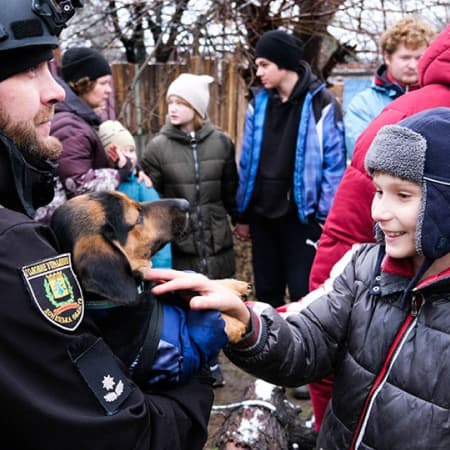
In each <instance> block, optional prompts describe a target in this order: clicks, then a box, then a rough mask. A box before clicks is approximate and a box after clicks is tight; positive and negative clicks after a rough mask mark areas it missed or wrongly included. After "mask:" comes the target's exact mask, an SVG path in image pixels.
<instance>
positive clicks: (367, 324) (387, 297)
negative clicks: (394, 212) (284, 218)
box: [226, 244, 450, 450]
mask: <svg viewBox="0 0 450 450" xmlns="http://www.w3.org/2000/svg"><path fill="white" fill-rule="evenodd" d="M380 248H381V247H380V246H379V245H375V244H365V245H362V246H360V248H359V249H358V250H356V251H355V254H354V255H353V258H352V260H351V262H350V263H349V264H347V265H346V266H345V269H344V271H343V273H341V275H340V276H338V278H337V279H336V280H335V281H334V284H333V290H332V291H330V292H328V293H327V294H326V295H324V296H322V297H320V298H319V299H318V300H316V301H314V302H312V303H311V304H310V305H309V306H308V307H307V308H306V309H305V310H303V311H302V312H301V313H297V314H295V315H292V316H290V317H288V318H287V319H286V320H284V319H282V318H281V317H280V316H279V315H277V314H276V313H275V311H274V310H273V309H272V308H271V307H270V306H269V305H265V304H258V303H256V304H255V305H254V307H253V312H254V315H253V334H252V335H251V336H249V337H247V341H246V342H241V343H240V347H236V346H234V347H228V348H227V349H226V353H227V356H228V357H229V358H230V359H231V360H232V361H233V362H234V363H236V364H238V365H239V366H240V367H242V368H243V369H245V370H247V371H249V372H250V373H252V374H254V375H256V376H257V377H260V378H263V379H265V380H267V381H269V382H272V383H276V384H278V385H280V384H281V385H287V386H295V385H298V384H304V383H308V382H310V381H312V380H318V379H320V378H322V377H324V376H325V375H327V374H329V373H330V372H334V373H335V374H336V379H335V383H334V388H333V396H332V401H331V402H330V403H329V405H328V408H327V412H326V415H325V419H324V422H323V423H322V427H321V429H320V433H319V437H318V440H317V448H319V449H323V450H331V449H336V450H342V449H354V448H358V449H363V450H369V449H370V450H373V449H380V450H381V449H390V450H405V449H415V450H420V449H423V450H430V449H433V450H437V449H447V448H450V422H449V417H450V389H448V380H449V379H450V378H449V377H450V360H449V358H448V353H449V349H450V320H449V317H450V302H449V299H450V269H447V271H446V272H445V273H443V274H440V276H439V277H436V276H434V277H430V279H428V280H425V281H423V282H421V284H420V285H419V286H417V287H416V288H415V289H414V290H413V292H412V294H410V295H409V296H406V298H404V295H403V293H404V290H405V288H406V286H407V285H408V283H409V281H410V279H411V276H412V274H411V273H410V266H409V265H408V267H406V264H405V266H403V265H399V264H398V262H399V260H397V264H396V263H395V261H394V260H392V259H385V261H384V262H383V266H382V267H383V269H382V271H381V273H380V272H375V270H374V269H375V268H376V267H377V266H378V267H379V263H377V261H378V257H379V251H380ZM408 269H409V270H408ZM378 273H379V275H377V274H378ZM394 273H395V274H394ZM375 275H376V276H375Z"/></svg>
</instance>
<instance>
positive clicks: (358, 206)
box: [309, 25, 450, 431]
mask: <svg viewBox="0 0 450 450" xmlns="http://www.w3.org/2000/svg"><path fill="white" fill-rule="evenodd" d="M419 83H420V86H421V88H420V89H418V90H416V91H413V92H410V93H407V94H405V95H403V96H401V97H399V98H398V99H396V100H394V101H393V102H392V103H390V104H389V105H387V106H386V107H385V108H384V109H383V111H382V112H381V113H380V114H379V116H378V117H377V118H376V119H375V120H373V121H372V122H371V123H370V125H369V126H368V127H367V128H366V130H365V131H364V132H363V133H362V134H361V135H360V137H359V138H358V140H357V141H356V145H355V151H354V154H353V158H352V161H351V165H350V166H349V167H348V168H347V169H346V171H345V174H344V177H343V179H342V181H341V184H340V185H339V188H338V190H337V193H336V196H335V198H334V202H333V205H332V207H331V210H330V212H329V214H328V218H327V220H326V222H325V228H324V231H323V233H322V236H321V239H320V242H319V247H318V250H317V252H316V256H315V259H314V262H313V266H312V270H311V275H310V279H309V287H310V290H314V289H316V288H317V287H319V286H320V285H321V284H322V283H323V282H324V281H325V280H326V279H327V278H328V275H329V273H330V270H331V268H332V267H333V265H334V264H335V263H336V262H337V261H338V260H339V259H340V258H341V257H342V256H343V255H344V254H345V253H346V252H347V250H349V249H350V247H351V246H352V245H353V244H355V243H359V242H373V241H374V232H373V221H372V219H371V215H370V205H371V202H372V197H373V194H374V187H373V183H372V182H371V180H370V177H369V175H368V174H367V172H366V171H365V169H364V158H365V156H366V153H367V150H368V148H369V146H370V144H371V143H372V140H373V139H374V137H375V135H376V133H377V132H378V130H379V129H380V128H381V127H382V126H384V125H388V124H394V123H397V122H399V121H400V120H402V119H404V118H405V117H408V116H410V115H412V114H415V113H416V112H419V111H423V110H425V109H430V108H435V107H438V106H450V25H448V26H447V27H446V28H445V29H444V31H442V32H441V33H440V34H439V36H438V37H437V38H436V40H435V41H434V42H432V43H431V45H430V46H429V47H428V49H427V50H426V52H425V53H424V54H423V56H422V58H421V60H420V62H419ZM332 385H333V378H332V376H330V377H328V378H326V379H324V380H323V381H322V382H319V383H313V384H310V385H309V387H310V394H311V402H312V406H313V411H314V417H315V429H316V431H318V430H319V428H320V425H321V423H322V419H323V416H324V413H325V408H326V406H327V403H328V400H329V399H330V397H331V390H332Z"/></svg>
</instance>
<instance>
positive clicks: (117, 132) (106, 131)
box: [98, 120, 136, 150]
mask: <svg viewBox="0 0 450 450" xmlns="http://www.w3.org/2000/svg"><path fill="white" fill-rule="evenodd" d="M98 135H99V137H100V140H101V141H102V144H103V147H104V148H105V150H106V149H107V148H108V147H109V146H110V145H111V144H116V145H123V146H129V145H131V146H133V147H134V148H136V142H135V141H134V138H133V135H132V134H131V133H130V132H129V131H128V130H127V129H126V128H125V127H124V126H123V125H122V124H121V123H120V122H119V121H118V120H105V122H103V123H102V124H101V125H100V127H99V129H98Z"/></svg>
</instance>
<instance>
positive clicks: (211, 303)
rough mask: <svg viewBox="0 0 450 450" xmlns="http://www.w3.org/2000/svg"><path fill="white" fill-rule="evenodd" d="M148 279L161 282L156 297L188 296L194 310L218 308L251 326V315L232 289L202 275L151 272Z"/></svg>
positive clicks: (155, 288) (153, 270)
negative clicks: (177, 292)
mask: <svg viewBox="0 0 450 450" xmlns="http://www.w3.org/2000/svg"><path fill="white" fill-rule="evenodd" d="M145 278H146V279H147V280H151V281H154V282H155V283H158V284H157V285H156V286H155V287H153V289H152V292H153V293H154V294H155V295H162V294H166V293H168V292H172V291H183V294H184V295H186V294H188V297H189V298H190V300H189V306H190V307H191V309H217V310H219V311H221V312H223V313H226V314H227V315H229V316H231V317H234V318H235V319H237V320H239V321H241V322H242V323H243V324H244V325H245V327H246V328H247V327H248V326H249V322H250V312H249V311H248V309H247V307H246V306H245V303H244V302H243V301H242V300H241V298H240V297H239V296H238V295H237V294H236V293H235V292H234V291H233V290H231V289H230V288H228V287H226V286H223V285H221V284H219V283H217V282H215V281H214V280H210V279H209V278H207V277H205V276H204V275H202V274H199V273H195V272H182V271H178V270H172V269H150V270H149V271H148V272H147V274H146V276H145Z"/></svg>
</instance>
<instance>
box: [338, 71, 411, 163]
mask: <svg viewBox="0 0 450 450" xmlns="http://www.w3.org/2000/svg"><path fill="white" fill-rule="evenodd" d="M404 93H405V89H404V88H403V87H402V86H400V85H399V84H397V83H395V82H392V81H390V80H389V79H388V78H387V68H386V65H385V64H383V65H381V66H380V67H379V68H378V70H377V72H376V74H375V77H374V79H373V81H372V85H371V86H370V87H368V88H367V89H364V90H362V91H361V92H358V93H357V94H356V95H355V96H354V97H353V98H352V100H351V101H350V103H349V104H348V107H347V110H346V111H345V114H344V129H345V147H346V149H347V154H348V156H349V157H350V158H351V157H352V155H353V149H354V147H355V142H356V139H357V138H358V136H359V135H360V134H361V133H362V132H363V131H364V130H365V129H366V128H367V125H369V123H370V122H372V120H373V119H375V117H377V116H378V114H379V113H380V112H381V110H382V109H383V108H384V107H385V106H386V105H387V104H388V103H391V102H392V100H394V99H396V98H397V97H399V96H400V95H402V94H404Z"/></svg>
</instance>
